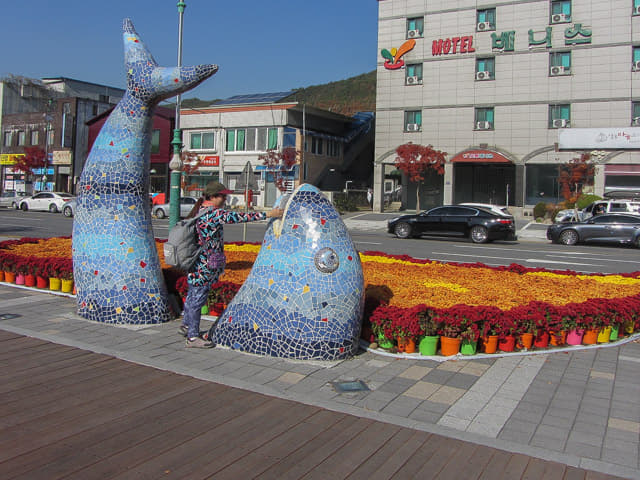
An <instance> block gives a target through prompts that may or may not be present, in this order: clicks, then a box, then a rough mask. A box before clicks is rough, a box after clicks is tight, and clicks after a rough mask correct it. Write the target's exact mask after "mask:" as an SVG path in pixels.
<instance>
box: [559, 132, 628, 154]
mask: <svg viewBox="0 0 640 480" xmlns="http://www.w3.org/2000/svg"><path fill="white" fill-rule="evenodd" d="M558 148H559V149H561V150H585V149H595V150H625V149H640V127H620V128H560V129H558Z"/></svg>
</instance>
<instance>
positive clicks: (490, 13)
mask: <svg viewBox="0 0 640 480" xmlns="http://www.w3.org/2000/svg"><path fill="white" fill-rule="evenodd" d="M476 17H477V21H478V25H477V26H476V31H478V32H486V31H490V30H495V29H496V9H495V8H487V9H483V10H478V12H477V15H476Z"/></svg>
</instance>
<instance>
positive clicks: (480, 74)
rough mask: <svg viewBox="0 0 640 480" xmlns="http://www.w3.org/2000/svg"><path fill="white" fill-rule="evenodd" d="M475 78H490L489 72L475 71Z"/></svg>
mask: <svg viewBox="0 0 640 480" xmlns="http://www.w3.org/2000/svg"><path fill="white" fill-rule="evenodd" d="M476 80H491V72H487V71H484V72H476Z"/></svg>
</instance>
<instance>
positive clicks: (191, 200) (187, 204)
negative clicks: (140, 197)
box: [151, 197, 198, 218]
mask: <svg viewBox="0 0 640 480" xmlns="http://www.w3.org/2000/svg"><path fill="white" fill-rule="evenodd" d="M197 201H198V199H197V198H196V197H180V216H181V217H186V216H187V215H189V212H191V209H192V208H193V206H194V205H195V203H196V202H197ZM169 210H170V207H169V204H168V203H163V204H162V205H154V206H153V209H152V210H151V214H152V215H154V216H155V217H156V218H165V217H168V216H169Z"/></svg>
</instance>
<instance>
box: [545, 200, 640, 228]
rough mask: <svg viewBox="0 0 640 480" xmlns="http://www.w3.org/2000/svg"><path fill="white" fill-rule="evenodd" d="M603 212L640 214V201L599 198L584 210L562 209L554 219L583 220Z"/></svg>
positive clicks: (558, 220) (558, 221) (562, 221)
mask: <svg viewBox="0 0 640 480" xmlns="http://www.w3.org/2000/svg"><path fill="white" fill-rule="evenodd" d="M603 213H628V214H631V215H640V201H637V200H598V201H596V202H593V203H590V204H589V205H587V206H586V207H584V208H583V209H582V210H577V211H576V210H574V209H573V208H570V209H567V210H560V211H559V212H558V213H557V214H556V216H555V218H554V219H553V221H554V222H555V223H565V222H581V221H583V220H586V219H588V218H591V217H593V215H594V214H596V215H599V214H603Z"/></svg>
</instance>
